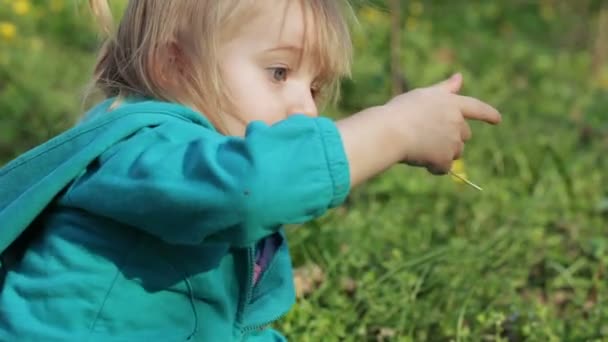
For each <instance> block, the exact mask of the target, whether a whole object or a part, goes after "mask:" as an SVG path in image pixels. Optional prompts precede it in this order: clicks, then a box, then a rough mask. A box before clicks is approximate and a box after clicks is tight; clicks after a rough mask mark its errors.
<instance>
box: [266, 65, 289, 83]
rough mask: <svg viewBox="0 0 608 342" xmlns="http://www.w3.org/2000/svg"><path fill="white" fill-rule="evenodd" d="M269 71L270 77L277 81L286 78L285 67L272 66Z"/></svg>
mask: <svg viewBox="0 0 608 342" xmlns="http://www.w3.org/2000/svg"><path fill="white" fill-rule="evenodd" d="M269 71H270V72H271V73H272V79H273V80H274V81H277V82H283V81H286V80H287V72H288V70H287V68H283V67H274V68H270V69H269Z"/></svg>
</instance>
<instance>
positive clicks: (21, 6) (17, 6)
mask: <svg viewBox="0 0 608 342" xmlns="http://www.w3.org/2000/svg"><path fill="white" fill-rule="evenodd" d="M31 8H32V5H30V3H29V2H28V1H27V0H17V1H15V2H13V12H15V14H17V15H25V14H27V13H28V12H29V11H30V9H31Z"/></svg>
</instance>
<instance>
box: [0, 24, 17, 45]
mask: <svg viewBox="0 0 608 342" xmlns="http://www.w3.org/2000/svg"><path fill="white" fill-rule="evenodd" d="M16 35H17V26H15V24H13V23H10V22H7V21H2V22H0V38H2V39H3V40H6V41H10V40H13V38H15V36H16Z"/></svg>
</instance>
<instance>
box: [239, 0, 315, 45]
mask: <svg viewBox="0 0 608 342" xmlns="http://www.w3.org/2000/svg"><path fill="white" fill-rule="evenodd" d="M252 7H254V8H253V10H252V11H250V12H249V13H250V14H251V15H250V16H249V18H248V19H246V21H245V23H244V25H243V26H241V34H242V35H244V36H246V37H248V38H251V39H253V40H255V41H256V42H257V43H258V44H259V45H265V46H267V47H270V45H272V46H277V45H286V46H295V47H301V48H303V47H304V44H305V42H306V41H307V40H308V39H309V38H310V37H312V33H313V32H312V27H314V25H313V22H312V21H313V18H312V16H311V15H310V14H309V13H308V11H306V10H305V9H304V8H303V7H302V1H296V0H257V1H255V4H253V5H252Z"/></svg>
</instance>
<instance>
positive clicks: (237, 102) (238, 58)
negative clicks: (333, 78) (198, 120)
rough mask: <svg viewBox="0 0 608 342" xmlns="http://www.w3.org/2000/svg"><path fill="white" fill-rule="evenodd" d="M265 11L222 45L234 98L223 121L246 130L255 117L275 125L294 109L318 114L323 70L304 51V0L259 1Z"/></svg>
mask: <svg viewBox="0 0 608 342" xmlns="http://www.w3.org/2000/svg"><path fill="white" fill-rule="evenodd" d="M258 4H259V9H260V11H259V12H257V14H256V15H253V18H251V19H250V20H249V22H247V23H244V24H243V25H242V26H240V31H239V32H238V33H236V34H234V36H233V38H232V39H230V40H228V41H225V42H223V43H222V45H221V46H220V49H219V62H220V70H221V72H222V77H223V82H224V84H225V85H226V87H227V89H228V91H229V92H230V94H229V95H230V97H231V98H232V101H233V106H232V107H231V108H232V110H231V111H230V112H229V113H224V114H223V116H224V121H225V124H226V126H227V128H228V131H229V133H230V134H232V135H243V134H244V131H245V125H246V124H248V123H249V122H251V121H253V120H261V121H264V122H266V123H268V124H273V123H275V122H277V121H279V120H282V119H285V118H287V117H288V116H289V115H291V114H296V113H301V114H306V115H310V116H317V115H318V113H317V105H316V103H315V98H314V96H313V95H314V91H315V88H316V82H317V77H318V69H317V68H316V67H315V65H314V64H315V63H314V61H313V60H312V57H310V56H307V54H302V53H301V52H302V51H303V49H304V42H305V37H306V36H307V32H306V29H308V30H310V29H311V28H312V25H311V24H310V22H311V21H307V20H306V18H305V17H304V11H303V10H302V8H301V4H300V1H290V0H279V1H277V0H259V1H256V6H258Z"/></svg>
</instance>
